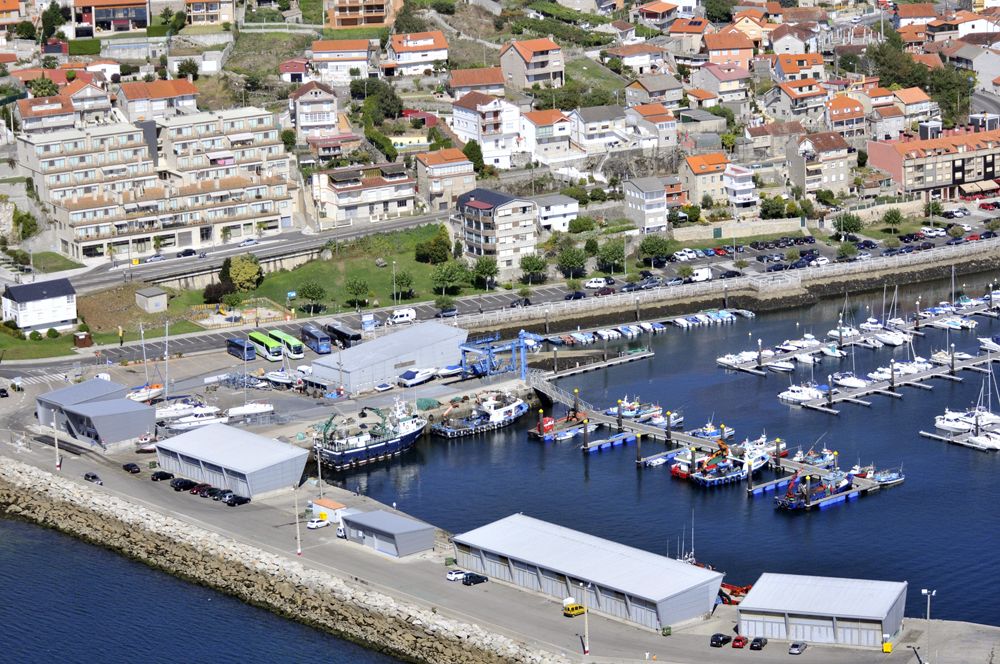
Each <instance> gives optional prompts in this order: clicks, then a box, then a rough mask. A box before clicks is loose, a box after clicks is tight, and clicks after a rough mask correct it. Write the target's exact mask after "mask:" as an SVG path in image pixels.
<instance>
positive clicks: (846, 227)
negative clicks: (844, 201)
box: [833, 214, 864, 234]
mask: <svg viewBox="0 0 1000 664" xmlns="http://www.w3.org/2000/svg"><path fill="white" fill-rule="evenodd" d="M863 226H864V224H863V223H862V222H861V217H859V216H858V215H856V214H842V215H840V216H839V217H837V218H836V219H834V220H833V227H834V229H836V231H837V232H838V233H841V234H847V233H860V232H861V229H862V227H863Z"/></svg>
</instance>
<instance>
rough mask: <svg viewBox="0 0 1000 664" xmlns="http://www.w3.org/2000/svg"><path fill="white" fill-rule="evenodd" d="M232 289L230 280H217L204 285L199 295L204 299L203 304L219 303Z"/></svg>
mask: <svg viewBox="0 0 1000 664" xmlns="http://www.w3.org/2000/svg"><path fill="white" fill-rule="evenodd" d="M234 290H235V288H234V287H233V283H232V282H231V281H219V282H217V283H212V284H209V285H207V286H205V290H204V292H202V294H201V296H202V299H204V300H205V304H219V303H220V302H222V298H224V297H225V296H226V295H228V294H229V293H232V292H233V291H234Z"/></svg>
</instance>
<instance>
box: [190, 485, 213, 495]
mask: <svg viewBox="0 0 1000 664" xmlns="http://www.w3.org/2000/svg"><path fill="white" fill-rule="evenodd" d="M211 488H212V485H211V484H195V485H194V486H193V487H191V491H190V492H189V493H199V492H200V491H201V490H202V489H211Z"/></svg>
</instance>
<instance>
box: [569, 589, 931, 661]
mask: <svg viewBox="0 0 1000 664" xmlns="http://www.w3.org/2000/svg"><path fill="white" fill-rule="evenodd" d="M587 587H588V588H589V587H590V584H589V583H588V584H587ZM580 591H581V592H582V593H583V654H584V655H589V654H590V609H588V608H587V594H588V593H587V588H584V587H583V582H582V581H581V582H580ZM928 649H929V648H928Z"/></svg>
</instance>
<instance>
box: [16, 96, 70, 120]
mask: <svg viewBox="0 0 1000 664" xmlns="http://www.w3.org/2000/svg"><path fill="white" fill-rule="evenodd" d="M43 106H48V107H51V108H42V107H43ZM17 112H18V114H19V115H20V116H21V117H22V118H43V117H47V116H50V115H72V114H73V105H72V104H71V103H70V102H69V99H67V98H66V97H63V96H62V95H55V96H54V97H33V98H32V99H18V100H17Z"/></svg>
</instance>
